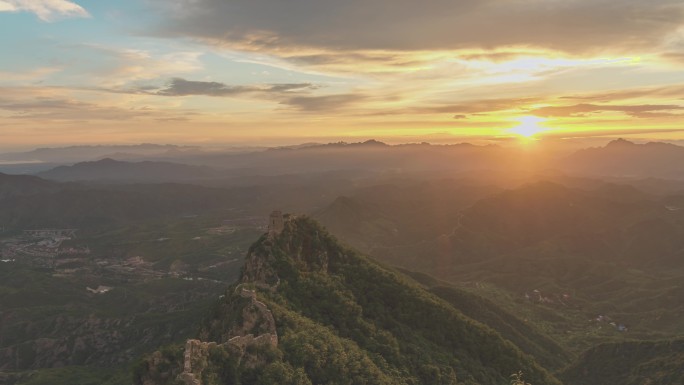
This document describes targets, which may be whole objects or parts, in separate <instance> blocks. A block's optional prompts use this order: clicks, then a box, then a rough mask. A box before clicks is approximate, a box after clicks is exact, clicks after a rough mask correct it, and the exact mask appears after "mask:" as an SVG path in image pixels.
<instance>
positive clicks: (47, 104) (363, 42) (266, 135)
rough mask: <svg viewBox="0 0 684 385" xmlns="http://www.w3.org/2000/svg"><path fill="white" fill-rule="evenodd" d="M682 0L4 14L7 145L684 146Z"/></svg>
mask: <svg viewBox="0 0 684 385" xmlns="http://www.w3.org/2000/svg"><path fill="white" fill-rule="evenodd" d="M683 117H684V2H682V1H681V0H648V1H644V0H424V1H415V0H414V1H409V0H344V1H340V0H334V1H333V0H288V1H285V0H116V1H106V0H75V1H68V0H0V148H2V149H8V148H27V147H33V146H43V145H68V144H77V143H83V144H85V143H88V144H91V143H102V144H104V143H108V144H109V143H140V142H154V143H178V144H183V143H190V144H203V145H218V144H250V143H253V144H259V143H264V144H276V143H297V142H306V141H312V140H316V141H321V140H330V141H336V140H356V139H367V138H377V139H381V140H388V141H394V142H407V141H416V140H425V141H433V140H434V141H440V142H445V141H446V142H448V141H449V140H451V139H453V140H454V141H460V140H468V139H472V140H480V139H487V138H493V139H496V138H501V137H507V136H516V135H519V134H524V135H531V134H536V135H537V136H544V135H546V136H552V137H587V136H597V135H600V136H618V135H619V136H626V137H639V138H653V139H661V140H663V139H684V132H682V129H684V119H683Z"/></svg>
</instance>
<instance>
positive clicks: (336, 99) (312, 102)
mask: <svg viewBox="0 0 684 385" xmlns="http://www.w3.org/2000/svg"><path fill="white" fill-rule="evenodd" d="M366 99H367V96H366V95H363V94H356V93H349V94H338V95H321V96H295V97H292V98H289V99H286V100H284V101H283V102H281V104H285V105H289V106H292V107H295V108H296V109H298V110H300V111H305V112H320V111H332V110H339V109H342V108H346V107H350V106H352V105H354V104H356V103H358V102H361V101H363V100H366Z"/></svg>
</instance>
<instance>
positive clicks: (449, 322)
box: [135, 217, 559, 385]
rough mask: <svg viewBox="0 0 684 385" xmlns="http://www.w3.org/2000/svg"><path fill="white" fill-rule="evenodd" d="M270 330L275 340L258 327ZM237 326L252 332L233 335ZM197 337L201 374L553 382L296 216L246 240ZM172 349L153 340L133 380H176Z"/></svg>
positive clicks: (177, 362)
mask: <svg viewBox="0 0 684 385" xmlns="http://www.w3.org/2000/svg"><path fill="white" fill-rule="evenodd" d="M246 288H254V289H255V290H256V297H255V298H253V299H252V301H251V302H250V300H249V299H248V298H246V297H248V296H249V291H247V289H246ZM245 293H247V294H245ZM256 298H258V300H257V299H256ZM259 304H261V305H259ZM262 305H265V307H267V308H268V309H269V310H268V311H266V310H264V308H263V306H262ZM271 317H272V318H271ZM271 319H272V321H270V320H271ZM276 332H277V335H278V343H277V345H276V344H270V343H264V342H263V339H259V338H265V337H268V336H270V335H271V333H276ZM249 334H251V335H253V336H254V337H257V339H259V341H262V342H258V343H257V342H255V343H251V342H250V343H246V344H243V345H239V343H240V341H243V340H244V339H245V338H249V337H245V336H246V335H249ZM198 337H199V338H200V339H201V340H202V341H204V344H203V345H197V346H199V347H196V348H192V353H193V355H192V358H191V359H190V362H191V364H192V367H193V368H194V369H193V372H192V375H193V376H195V378H201V379H202V380H203V382H202V383H203V384H276V383H278V384H430V385H433V384H508V383H509V382H510V375H511V374H512V373H516V372H518V371H520V370H521V371H523V373H525V379H526V380H527V381H529V382H531V383H534V384H548V385H551V384H559V382H558V380H556V379H555V378H554V377H553V376H551V375H550V374H549V373H548V372H547V371H546V370H544V369H543V368H542V367H541V366H540V365H539V364H537V363H536V362H535V361H534V359H533V358H531V357H530V356H528V355H525V354H524V353H522V352H521V351H520V350H519V349H518V348H517V347H515V346H514V345H513V344H512V343H511V342H509V341H506V340H505V339H504V338H502V337H501V336H500V335H499V334H498V333H496V332H495V331H494V330H492V329H490V328H489V327H487V326H485V325H483V324H481V323H479V322H477V321H474V320H473V319H470V318H468V317H467V316H465V315H464V314H463V313H462V312H460V311H459V310H457V309H456V308H455V307H453V306H452V305H450V304H449V303H448V302H447V301H444V300H442V299H440V298H439V297H437V296H436V295H433V294H431V293H430V292H428V291H427V290H425V289H424V288H423V287H421V286H420V285H419V284H418V283H416V282H415V281H413V280H411V279H410V278H408V277H406V276H404V275H402V274H400V273H398V272H396V271H393V270H390V269H387V268H385V267H383V266H381V265H379V264H377V263H375V262H373V261H371V260H369V259H367V258H365V257H363V256H361V255H359V254H357V253H356V252H354V251H353V250H350V249H347V248H345V247H343V246H341V245H340V244H339V243H338V242H337V241H336V240H335V239H334V238H333V237H332V236H330V235H329V234H328V233H327V232H326V231H325V230H324V229H323V228H322V227H320V226H319V225H318V224H317V223H315V222H314V221H312V220H310V219H308V218H302V217H293V218H290V219H289V220H287V221H286V224H285V229H284V231H283V232H282V233H281V234H280V235H278V236H276V237H273V238H272V237H267V236H263V237H262V238H261V239H259V241H258V242H257V243H255V244H254V245H253V246H252V248H251V250H250V252H249V254H248V256H247V258H246V263H245V267H244V270H243V275H242V279H241V285H240V286H238V287H232V288H230V289H229V290H228V291H227V295H226V297H225V298H224V299H223V300H222V301H221V302H220V303H219V304H217V305H216V307H215V308H214V310H213V311H212V313H211V314H210V315H209V317H207V319H206V321H205V322H204V324H203V326H202V328H201V331H200V333H199V334H198ZM236 337H237V338H236ZM236 341H237V342H236ZM208 342H215V343H217V344H207V343H208ZM196 344H200V343H199V342H196ZM183 361H184V359H183V355H182V349H174V348H167V349H166V350H164V351H160V352H156V353H154V354H152V355H150V356H148V357H147V358H146V360H145V361H143V362H142V363H141V364H140V365H139V366H138V368H137V370H136V373H135V382H136V383H137V384H143V383H145V384H174V383H177V381H179V379H180V378H182V377H183V376H186V375H187V374H188V373H187V371H186V372H183ZM185 361H186V363H187V359H186V360H185ZM197 368H199V369H197Z"/></svg>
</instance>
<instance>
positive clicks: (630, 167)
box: [559, 139, 684, 179]
mask: <svg viewBox="0 0 684 385" xmlns="http://www.w3.org/2000/svg"><path fill="white" fill-rule="evenodd" d="M559 167H560V168H561V169H563V170H565V171H568V172H572V173H575V174H580V175H588V176H603V177H622V178H664V179H684V147H682V146H677V145H674V144H669V143H658V142H651V143H646V144H636V143H633V142H630V141H627V140H624V139H618V140H614V141H612V142H610V143H608V144H607V145H606V146H604V147H598V148H588V149H584V150H579V151H577V152H576V153H574V154H572V155H571V156H569V157H567V158H565V159H563V160H561V161H560V164H559Z"/></svg>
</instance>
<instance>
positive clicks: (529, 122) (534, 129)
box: [509, 116, 548, 138]
mask: <svg viewBox="0 0 684 385" xmlns="http://www.w3.org/2000/svg"><path fill="white" fill-rule="evenodd" d="M517 120H518V121H519V122H520V124H519V125H517V126H515V127H513V128H511V129H510V130H509V132H511V133H513V134H516V135H520V136H522V137H525V138H533V137H534V136H535V135H537V134H538V133H540V132H543V131H546V130H548V129H547V128H544V127H541V126H539V123H542V122H545V121H546V119H544V118H540V117H538V116H523V117H521V118H518V119H517Z"/></svg>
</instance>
